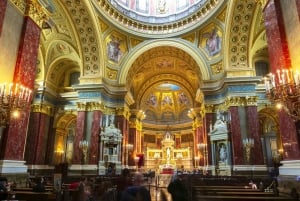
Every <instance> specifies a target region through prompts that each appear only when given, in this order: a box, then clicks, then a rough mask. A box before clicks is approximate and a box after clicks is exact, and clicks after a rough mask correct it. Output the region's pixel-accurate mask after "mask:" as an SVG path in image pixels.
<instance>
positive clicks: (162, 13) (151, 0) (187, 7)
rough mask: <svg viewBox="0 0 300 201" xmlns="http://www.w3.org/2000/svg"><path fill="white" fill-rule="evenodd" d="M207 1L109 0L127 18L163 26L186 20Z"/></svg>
mask: <svg viewBox="0 0 300 201" xmlns="http://www.w3.org/2000/svg"><path fill="white" fill-rule="evenodd" d="M207 1H208V0H195V1H190V0H111V3H112V5H113V6H115V8H116V9H118V10H119V11H120V12H122V13H123V14H125V15H127V16H128V17H130V18H132V19H134V20H137V21H141V22H145V23H149V24H163V23H169V22H174V21H178V20H180V19H182V18H186V17H188V16H189V15H191V14H192V13H194V12H195V11H197V10H199V9H200V8H201V7H202V6H203V5H204V4H205V3H206V2H207Z"/></svg>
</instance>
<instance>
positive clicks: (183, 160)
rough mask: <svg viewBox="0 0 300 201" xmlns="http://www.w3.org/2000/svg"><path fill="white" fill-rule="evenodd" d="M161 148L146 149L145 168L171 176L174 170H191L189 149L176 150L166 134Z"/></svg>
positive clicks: (191, 163)
mask: <svg viewBox="0 0 300 201" xmlns="http://www.w3.org/2000/svg"><path fill="white" fill-rule="evenodd" d="M161 145H162V147H161V148H149V147H147V148H146V159H145V168H146V169H152V170H153V169H154V170H157V171H159V172H160V173H165V174H172V173H173V172H174V170H175V169H192V168H193V161H192V156H191V147H187V148H176V147H175V141H174V139H173V136H172V135H171V133H170V132H169V131H167V132H166V134H165V136H164V138H163V140H162V141H161Z"/></svg>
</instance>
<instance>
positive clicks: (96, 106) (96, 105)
mask: <svg viewBox="0 0 300 201" xmlns="http://www.w3.org/2000/svg"><path fill="white" fill-rule="evenodd" d="M104 109H105V108H104V105H103V104H102V103H100V102H88V103H87V104H86V110H87V111H95V110H100V111H103V110H104Z"/></svg>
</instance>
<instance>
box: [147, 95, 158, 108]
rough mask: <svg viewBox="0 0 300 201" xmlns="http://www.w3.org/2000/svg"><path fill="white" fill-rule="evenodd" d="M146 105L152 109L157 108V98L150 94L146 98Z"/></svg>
mask: <svg viewBox="0 0 300 201" xmlns="http://www.w3.org/2000/svg"><path fill="white" fill-rule="evenodd" d="M146 104H147V105H150V106H153V107H156V106H157V97H156V95H155V94H153V93H152V94H150V97H149V98H148V100H147V102H146Z"/></svg>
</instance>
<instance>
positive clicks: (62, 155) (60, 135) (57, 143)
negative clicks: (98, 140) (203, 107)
mask: <svg viewBox="0 0 300 201" xmlns="http://www.w3.org/2000/svg"><path fill="white" fill-rule="evenodd" d="M76 121H77V115H76V114H74V113H72V112H71V113H70V112H66V113H61V114H59V115H58V116H57V117H56V121H55V124H54V127H55V128H56V130H55V138H54V147H53V149H54V150H53V153H54V156H53V163H55V164H58V163H65V162H68V163H71V161H72V158H73V149H74V148H73V141H74V138H75V136H76Z"/></svg>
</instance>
